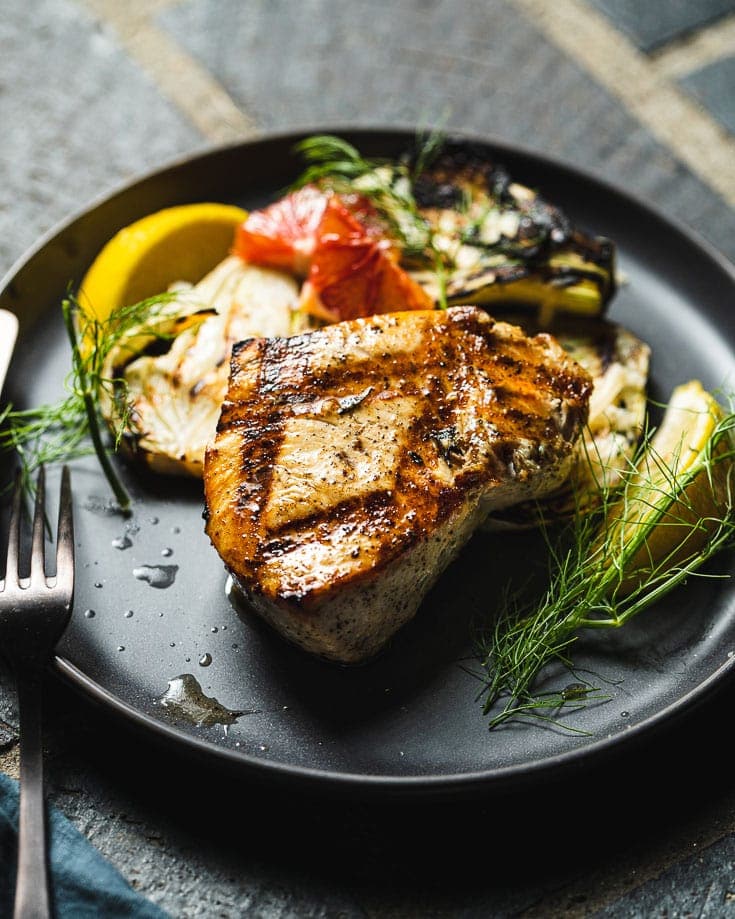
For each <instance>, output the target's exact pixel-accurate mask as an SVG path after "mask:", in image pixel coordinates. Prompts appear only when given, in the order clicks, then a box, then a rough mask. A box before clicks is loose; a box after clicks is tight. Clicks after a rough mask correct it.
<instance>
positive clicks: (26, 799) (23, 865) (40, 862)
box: [13, 668, 51, 919]
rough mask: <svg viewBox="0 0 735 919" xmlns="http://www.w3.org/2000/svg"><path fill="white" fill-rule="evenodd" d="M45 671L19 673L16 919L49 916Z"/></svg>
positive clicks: (46, 917) (47, 918) (36, 918)
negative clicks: (44, 764)
mask: <svg viewBox="0 0 735 919" xmlns="http://www.w3.org/2000/svg"><path fill="white" fill-rule="evenodd" d="M42 690H43V672H42V671H41V669H40V668H39V669H37V670H36V669H33V670H31V671H30V672H27V673H25V674H23V675H22V676H19V679H18V704H19V715H20V717H19V722H20V815H19V819H18V877H17V881H16V887H15V907H14V912H13V919H49V917H50V916H51V906H50V901H49V885H48V862H47V857H46V805H45V796H44V781H43V740H42V712H43V709H42V695H43V693H42Z"/></svg>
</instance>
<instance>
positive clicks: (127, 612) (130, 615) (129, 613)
mask: <svg viewBox="0 0 735 919" xmlns="http://www.w3.org/2000/svg"><path fill="white" fill-rule="evenodd" d="M125 618H126V619H132V618H133V611H132V610H131V609H127V610H125Z"/></svg>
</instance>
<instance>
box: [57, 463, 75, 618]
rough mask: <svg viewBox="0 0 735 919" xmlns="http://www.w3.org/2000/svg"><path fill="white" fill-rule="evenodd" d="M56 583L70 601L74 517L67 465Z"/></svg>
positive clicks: (72, 578)
mask: <svg viewBox="0 0 735 919" xmlns="http://www.w3.org/2000/svg"><path fill="white" fill-rule="evenodd" d="M56 584H57V586H59V587H62V588H63V589H64V590H66V591H67V593H68V596H69V603H71V598H72V595H73V593H74V518H73V516H72V499H71V476H70V473H69V467H68V466H64V469H63V472H62V474H61V498H60V501H59V525H58V527H57V531H56Z"/></svg>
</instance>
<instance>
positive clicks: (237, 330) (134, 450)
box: [101, 256, 306, 476]
mask: <svg viewBox="0 0 735 919" xmlns="http://www.w3.org/2000/svg"><path fill="white" fill-rule="evenodd" d="M297 301H298V284H297V282H296V281H295V280H294V279H292V278H291V277H290V276H289V275H287V274H284V273H283V272H280V271H275V270H272V269H268V268H257V267H255V266H253V265H247V264H245V262H243V261H242V260H241V259H239V258H237V257H235V256H228V257H227V258H225V259H224V260H223V261H222V262H220V264H219V265H217V266H216V267H215V268H214V269H213V270H212V271H210V272H209V274H207V275H206V277H204V278H203V279H202V280H201V281H200V282H199V283H198V284H195V285H193V286H183V285H182V286H181V287H180V288H179V289H178V290H175V296H174V297H173V299H172V300H171V301H170V302H169V303H167V304H166V306H165V308H164V310H163V314H162V315H160V317H159V319H158V326H159V329H160V334H158V335H156V334H151V331H150V327H149V326H145V327H144V329H145V330H144V331H143V329H141V330H136V329H132V330H131V331H130V333H129V334H128V335H127V336H126V337H125V338H124V339H123V340H122V341H121V342H120V343H119V344H118V345H117V346H116V347H115V348H114V349H113V350H112V351H111V352H110V354H109V356H108V359H107V365H106V369H105V377H106V378H107V379H111V380H118V381H121V384H122V385H121V387H120V389H121V398H124V399H125V400H126V402H127V405H128V408H129V417H130V424H129V425H128V428H127V429H126V430H125V431H124V433H123V438H122V446H123V448H124V449H125V451H126V452H127V453H128V454H130V455H132V456H133V457H134V458H135V459H137V460H140V461H142V462H143V463H144V464H146V465H147V466H149V467H150V468H151V469H152V470H154V471H155V472H163V473H168V474H188V475H193V476H201V474H202V467H203V462H204V451H205V448H206V446H207V443H208V442H209V440H210V439H211V438H212V437H213V436H214V432H215V429H216V427H217V419H218V418H219V413H220V409H221V407H222V402H223V400H224V397H225V393H226V391H227V378H228V374H229V369H230V353H231V350H232V346H233V344H234V343H235V342H238V341H242V340H244V339H248V338H252V337H254V336H257V337H262V336H265V337H268V336H289V335H292V334H295V333H296V332H298V331H302V330H303V329H304V328H305V322H306V320H305V319H304V318H303V316H302V315H301V314H299V313H297V312H296V311H295V307H296V304H297ZM101 409H102V413H103V416H104V417H105V420H106V421H107V422H108V424H110V426H111V427H112V428H113V429H114V428H115V425H116V421H117V418H118V407H117V406H116V404H115V400H114V399H112V398H109V397H106V398H103V399H102V400H101Z"/></svg>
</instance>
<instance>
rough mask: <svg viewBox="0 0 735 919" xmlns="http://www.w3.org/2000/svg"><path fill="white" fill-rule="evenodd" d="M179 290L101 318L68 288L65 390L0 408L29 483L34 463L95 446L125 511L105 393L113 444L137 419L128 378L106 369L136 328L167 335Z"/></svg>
mask: <svg viewBox="0 0 735 919" xmlns="http://www.w3.org/2000/svg"><path fill="white" fill-rule="evenodd" d="M174 296H175V295H174V294H169V293H166V294H161V295H159V296H156V297H151V298H149V299H147V300H143V301H141V302H139V303H136V304H132V305H130V306H125V307H121V308H119V309H117V310H114V311H113V312H112V313H111V314H110V316H109V317H107V318H105V319H98V318H97V317H96V316H94V315H93V314H91V313H90V312H88V311H87V310H85V309H84V307H83V306H82V305H81V304H80V302H79V301H78V299H77V298H76V297H75V295H74V294H73V293H71V292H69V293H68V294H67V296H66V298H65V299H64V300H63V302H62V304H61V309H62V315H63V319H64V327H65V329H66V332H67V335H68V337H69V341H70V344H71V351H72V354H71V370H70V371H69V373H68V374H67V377H66V379H65V381H64V388H65V390H66V395H65V396H64V397H63V398H61V399H60V400H59V401H58V402H55V403H48V404H45V405H40V406H38V407H36V408H29V409H15V408H14V407H13V406H12V405H8V406H6V407H5V408H4V409H3V410H2V412H0V452H5V451H14V452H15V453H16V454H17V456H18V459H19V461H20V466H21V477H22V481H23V484H24V486H25V488H26V490H28V491H30V490H32V483H33V480H34V478H35V476H34V473H35V472H36V470H37V469H38V468H39V467H40V466H42V465H46V464H51V463H55V462H62V461H63V462H68V461H69V460H72V459H76V458H79V457H81V456H87V455H89V454H90V453H96V454H97V457H98V459H99V462H100V465H101V467H102V470H103V472H104V474H105V477H106V478H107V480H108V482H109V484H110V487H111V489H112V491H113V494H114V495H115V500H116V501H117V503H118V505H119V507H120V509H121V510H122V511H123V513H127V512H129V508H130V496H129V494H128V492H127V490H126V488H125V486H124V485H123V483H122V481H121V480H120V477H119V476H118V474H117V472H116V470H115V468H114V466H113V464H112V463H111V461H110V456H109V452H110V451H109V450H108V448H107V446H106V445H105V437H104V435H103V427H102V424H101V421H100V419H101V415H102V413H101V400H103V399H106V400H107V402H108V404H109V405H110V406H111V412H110V413H109V414H110V427H111V430H112V450H113V451H114V450H117V449H118V447H119V446H120V442H121V440H122V438H123V436H124V435H125V433H126V432H128V431H130V430H131V429H132V427H133V420H132V416H131V411H130V404H129V401H128V398H127V387H126V383H125V380H124V379H123V378H122V377H119V376H117V375H116V374H115V373H114V372H113V373H110V370H109V369H108V358H109V357H110V355H111V353H112V351H113V349H115V348H117V347H118V346H119V345H120V344H121V342H122V341H123V339H125V338H127V337H129V336H130V335H131V334H132V333H135V335H136V336H137V335H144V336H149V337H154V338H160V337H166V336H167V334H168V333H167V331H166V329H165V327H164V326H163V325H162V324H161V322H160V321H159V320H160V319H161V318H163V316H164V314H165V308H166V306H167V305H168V304H169V303H170V302H171V301H172V299H173V298H174Z"/></svg>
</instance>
